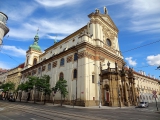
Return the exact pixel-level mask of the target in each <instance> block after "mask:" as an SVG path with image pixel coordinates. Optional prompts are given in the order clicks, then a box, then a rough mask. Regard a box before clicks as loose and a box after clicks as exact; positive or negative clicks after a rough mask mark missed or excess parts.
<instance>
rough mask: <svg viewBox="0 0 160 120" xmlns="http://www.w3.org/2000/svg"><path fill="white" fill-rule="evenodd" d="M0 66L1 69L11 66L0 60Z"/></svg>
mask: <svg viewBox="0 0 160 120" xmlns="http://www.w3.org/2000/svg"><path fill="white" fill-rule="evenodd" d="M0 68H2V69H11V68H12V67H11V66H10V65H9V64H8V63H5V62H2V61H0Z"/></svg>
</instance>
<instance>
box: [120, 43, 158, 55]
mask: <svg viewBox="0 0 160 120" xmlns="http://www.w3.org/2000/svg"><path fill="white" fill-rule="evenodd" d="M157 42H160V40H157V41H154V42H151V43H148V44H145V45H142V46H138V47H135V48H132V49H130V50H126V51H123V52H122V53H126V52H130V51H133V50H136V49H139V48H142V47H146V46H148V45H151V44H154V43H157Z"/></svg>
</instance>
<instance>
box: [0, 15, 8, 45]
mask: <svg viewBox="0 0 160 120" xmlns="http://www.w3.org/2000/svg"><path fill="white" fill-rule="evenodd" d="M7 20H8V17H7V15H6V14H4V13H2V12H0V45H2V43H3V42H2V40H3V37H4V36H5V35H6V34H7V33H8V32H9V29H8V27H7V26H6V22H7Z"/></svg>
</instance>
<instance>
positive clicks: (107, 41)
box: [106, 38, 112, 47]
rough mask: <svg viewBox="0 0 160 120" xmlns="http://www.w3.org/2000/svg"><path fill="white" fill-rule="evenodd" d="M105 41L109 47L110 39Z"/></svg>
mask: <svg viewBox="0 0 160 120" xmlns="http://www.w3.org/2000/svg"><path fill="white" fill-rule="evenodd" d="M106 43H107V45H108V46H109V47H110V46H111V45H112V43H111V40H110V39H108V38H107V39H106Z"/></svg>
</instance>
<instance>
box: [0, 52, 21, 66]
mask: <svg viewBox="0 0 160 120" xmlns="http://www.w3.org/2000/svg"><path fill="white" fill-rule="evenodd" d="M0 52H1V51H0ZM1 53H2V54H5V55H7V56H8V57H9V58H11V59H12V60H14V61H15V62H17V63H18V64H20V62H18V61H17V60H15V59H13V57H11V56H10V55H8V54H6V53H4V52H1Z"/></svg>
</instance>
